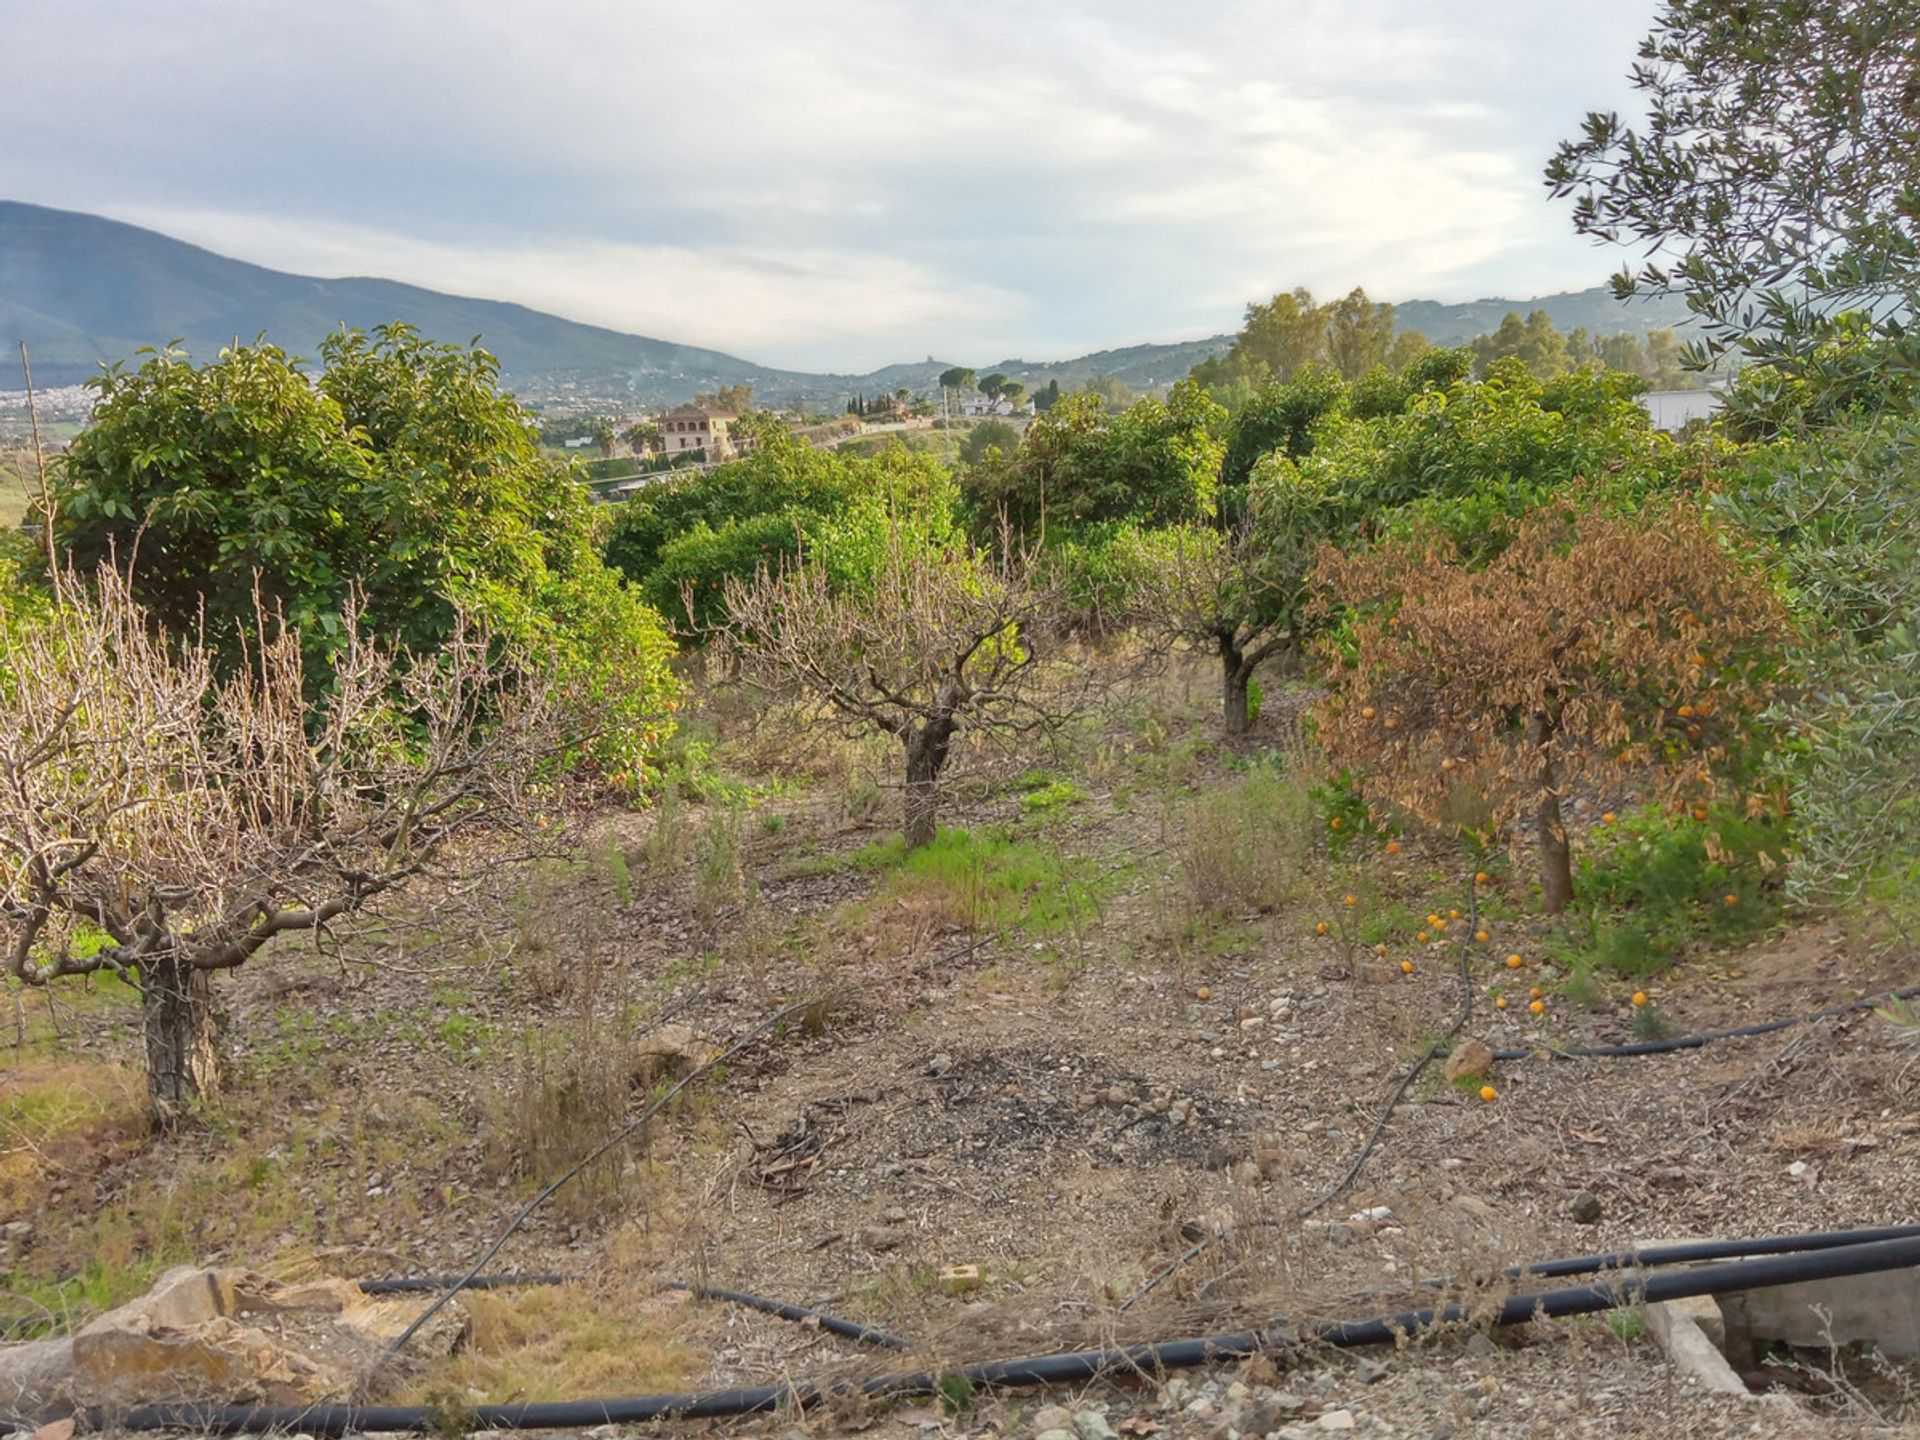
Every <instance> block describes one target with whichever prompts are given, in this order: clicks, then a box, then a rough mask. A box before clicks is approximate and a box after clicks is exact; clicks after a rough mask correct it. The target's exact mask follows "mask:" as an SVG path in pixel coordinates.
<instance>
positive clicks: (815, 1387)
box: [85, 1236, 1920, 1436]
mask: <svg viewBox="0 0 1920 1440" xmlns="http://www.w3.org/2000/svg"><path fill="white" fill-rule="evenodd" d="M1753 1243H1762V1244H1764V1243H1766V1242H1753ZM1736 1248H1737V1247H1736ZM1914 1266H1920V1236H1915V1237H1909V1238H1905V1239H1895V1240H1875V1241H1868V1242H1865V1243H1849V1244H1843V1245H1842V1244H1836V1245H1833V1246H1831V1247H1829V1248H1825V1249H1818V1250H1812V1251H1806V1252H1797V1253H1792V1254H1786V1255H1773V1256H1762V1257H1758V1258H1753V1259H1743V1260H1736V1261H1731V1262H1728V1263H1723V1264H1717V1265H1707V1266H1702V1267H1700V1268H1697V1269H1688V1270H1676V1269H1668V1270H1663V1271H1661V1272H1659V1273H1657V1274H1652V1275H1646V1274H1632V1275H1625V1276H1622V1277H1621V1278H1620V1279H1618V1280H1601V1281H1595V1282H1592V1283H1589V1284H1586V1285H1577V1286H1571V1287H1568V1288H1566V1289H1559V1290H1546V1291H1540V1292H1536V1293H1531V1294H1524V1295H1514V1296H1511V1297H1509V1298H1508V1299H1507V1300H1505V1301H1504V1302H1502V1303H1501V1305H1500V1307H1499V1309H1498V1310H1497V1311H1495V1312H1493V1313H1492V1314H1491V1315H1490V1316H1478V1317H1477V1316H1475V1315H1473V1314H1472V1313H1470V1312H1469V1310H1468V1309H1467V1308H1466V1307H1465V1306H1462V1305H1444V1306H1430V1307H1427V1308H1425V1309H1418V1310H1402V1311H1397V1312H1394V1313H1391V1314H1386V1315H1379V1316H1375V1317H1372V1318H1370V1319H1363V1320H1345V1321H1330V1322H1325V1323H1320V1324H1314V1325H1308V1326H1305V1327H1302V1328H1301V1329H1299V1330H1297V1331H1292V1330H1288V1329H1287V1328H1285V1327H1284V1326H1282V1325H1280V1324H1278V1323H1276V1324H1275V1325H1274V1326H1272V1327H1269V1328H1268V1329H1266V1330H1257V1331H1245V1332H1241V1333H1237V1334H1226V1335H1207V1336H1198V1337H1194V1338H1191V1339H1179V1340H1165V1341H1159V1342H1155V1343H1152V1344H1145V1345H1129V1346H1124V1347H1106V1348H1102V1349H1097V1350H1074V1351H1067V1352H1064V1353H1061V1354H1055V1355H1036V1356H1026V1357H1023V1358H1020V1359H1014V1360H995V1361H989V1362H986V1363H983V1364H975V1365H964V1366H959V1367H956V1368H954V1369H952V1370H915V1371H907V1372H903V1373H898V1374H893V1375H881V1376H876V1377H874V1378H872V1379H869V1380H864V1381H859V1382H836V1383H831V1384H825V1385H821V1384H806V1385H792V1384H783V1385H757V1386H748V1387H744V1388H737V1389H731V1390H712V1391H703V1392H694V1393H688V1394H678V1395H632V1396H623V1397H617V1398H604V1399H591V1400H562V1401H551V1402H538V1403H522V1404H511V1405H479V1406H475V1407H474V1408H473V1410H472V1411H471V1412H470V1413H469V1414H468V1415H465V1416H463V1417H461V1418H462V1419H463V1420H464V1421H466V1422H467V1423H469V1424H471V1425H472V1426H473V1427H474V1428H477V1429H487V1430H503V1429H523V1430H524V1429H569V1428H583V1427H588V1426H595V1425H607V1424H616V1425H617V1424H638V1423H642V1422H646V1421H653V1420H668V1419H689V1420H691V1419H713V1418H717V1417H721V1416H731V1415H748V1414H754V1413H757V1412H760V1411H765V1410H772V1409H775V1408H777V1407H778V1406H780V1405H782V1404H786V1403H789V1402H791V1403H793V1404H797V1405H803V1406H804V1405H809V1404H813V1403H816V1402H818V1401H821V1400H825V1399H830V1398H834V1397H837V1396H847V1397H852V1396H867V1397H876V1398H877V1397H885V1396H899V1395H911V1394H928V1393H932V1392H936V1391H939V1390H942V1389H945V1388H949V1387H954V1386H962V1387H967V1388H974V1387H980V1386H1016V1385H1056V1384H1069V1383H1076V1382H1081V1381H1086V1380H1092V1379H1095V1378H1097V1377H1099V1376H1101V1375H1107V1374H1114V1373H1131V1374H1154V1373H1157V1372H1161V1371H1166V1370H1178V1369H1186V1368H1190V1367H1193V1366H1197V1365H1207V1364H1212V1363H1214V1362H1217V1361H1221V1360H1232V1359H1239V1358H1244V1357H1246V1356H1250V1355H1256V1354H1261V1353H1266V1352H1273V1351H1280V1350H1287V1349H1292V1348H1295V1347H1298V1346H1300V1345H1303V1344H1312V1343H1320V1344H1326V1345H1334V1346H1340V1347H1348V1346H1357V1345H1373V1344H1395V1343H1398V1342H1399V1341H1401V1340H1402V1339H1404V1338H1405V1337H1406V1336H1408V1335H1410V1334H1414V1333H1417V1332H1419V1331H1422V1330H1426V1329H1428V1328H1430V1327H1432V1326H1435V1325H1445V1324H1459V1323H1463V1322H1469V1321H1472V1320H1475V1319H1489V1320H1491V1322H1492V1323H1494V1324H1497V1325H1512V1324H1518V1323H1521V1322H1523V1321H1528V1320H1533V1319H1536V1318H1540V1317H1547V1318H1555V1317H1561V1316H1568V1315H1584V1314H1590V1313H1593V1312H1595V1311H1600V1310H1612V1309H1617V1308H1619V1307H1621V1306H1624V1305H1633V1304H1639V1303H1652V1302H1656V1301H1663V1300H1678V1299H1683V1298H1686V1297H1689V1296H1695V1295H1717V1294H1725V1293H1728V1292H1732V1291H1739V1290H1758V1289H1765V1288H1767V1287H1770V1286H1775V1285H1791V1284H1796V1283H1799V1282H1802V1281H1808V1280H1830V1279H1838V1278H1842V1277H1845V1276H1850V1275H1866V1274H1872V1273H1875V1272H1878V1271H1883V1270H1896V1269H1907V1268H1910V1267H1914ZM445 1418H446V1417H445V1416H444V1415H442V1414H441V1413H440V1412H438V1411H436V1410H434V1409H432V1408H431V1407H428V1406H421V1405H370V1406H352V1405H314V1406H293V1405H283V1406H227V1405H214V1406H199V1405H148V1406H141V1407H139V1408H136V1409H134V1410H132V1411H129V1412H125V1413H121V1414H110V1413H107V1412H104V1411H89V1412H88V1413H87V1414H86V1416H85V1419H86V1421H87V1423H88V1425H89V1427H90V1428H101V1427H104V1426H105V1425H107V1424H109V1423H112V1424H117V1425H119V1426H121V1427H123V1428H125V1429H129V1430H179V1429H191V1430H197V1431H200V1432H202V1433H207V1434H223V1435H232V1434H239V1433H244V1432H260V1431H267V1430H301V1431H305V1432H306V1433H308V1434H313V1435H330V1436H333V1435H346V1434H348V1433H351V1432H393V1431H420V1430H429V1429H432V1428H434V1427H435V1426H436V1425H438V1424H440V1423H442V1422H443V1421H444V1420H445Z"/></svg>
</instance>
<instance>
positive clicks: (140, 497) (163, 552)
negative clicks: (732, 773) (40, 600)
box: [55, 325, 679, 767]
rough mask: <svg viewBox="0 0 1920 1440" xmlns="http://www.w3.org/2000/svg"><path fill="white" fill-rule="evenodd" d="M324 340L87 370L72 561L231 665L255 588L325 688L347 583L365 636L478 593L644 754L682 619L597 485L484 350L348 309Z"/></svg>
mask: <svg viewBox="0 0 1920 1440" xmlns="http://www.w3.org/2000/svg"><path fill="white" fill-rule="evenodd" d="M321 355H322V358H323V360H324V361H325V370H324V372H323V373H322V374H321V375H320V376H319V377H318V379H317V380H315V379H313V378H310V377H309V376H308V375H307V374H306V373H305V372H304V371H303V369H302V368H301V366H300V365H299V364H298V362H296V361H294V360H291V359H290V358H289V357H288V356H287V355H285V354H284V353H283V352H282V351H280V350H278V349H276V348H275V347H273V346H271V345H265V344H257V345H242V346H237V347H234V348H231V349H228V350H225V351H222V352H221V354H220V355H219V356H218V357H216V358H215V359H214V360H212V361H210V362H208V363H206V364H202V365H196V364H194V363H193V362H192V361H190V360H189V359H188V358H187V356H185V355H184V354H182V353H180V352H178V351H172V350H169V351H165V352H162V353H159V354H155V355H152V356H150V357H149V358H148V359H147V360H146V361H145V362H144V363H142V364H141V365H140V366H139V367H138V368H137V369H134V370H123V369H115V370H112V371H109V372H107V373H106V374H103V375H101V376H99V377H97V378H96V379H95V380H94V381H93V382H92V384H93V386H94V389H95V391H96V394H97V400H96V405H95V409H94V415H93V423H92V425H91V426H89V428H88V429H87V430H86V431H85V432H83V433H82V434H81V435H80V436H79V437H78V438H77V439H76V440H75V441H74V444H73V446H72V448H71V449H70V451H69V452H68V455H67V463H66V464H65V465H64V466H63V467H62V469H61V473H60V476H59V484H58V490H57V493H56V497H55V499H56V515H57V524H56V529H55V537H56V540H57V541H58V545H59V550H60V552H61V562H62V564H64V565H69V566H71V567H72V568H73V569H75V570H76V571H78V572H79V573H80V574H82V575H92V574H93V573H95V572H96V571H97V570H98V569H99V567H101V566H102V565H106V564H111V565H112V566H114V567H115V568H117V569H120V570H121V571H122V572H123V573H124V574H125V575H126V577H127V579H128V582H129V584H130V586H131V588H132V593H133V598H134V599H135V600H137V601H138V602H139V603H140V605H141V606H142V607H143V609H144V610H145V611H146V612H147V614H148V615H149V616H150V617H151V618H152V619H153V620H154V621H155V622H156V623H158V624H161V625H163V626H165V627H166V628H167V629H168V630H170V631H172V632H173V633H175V634H177V635H183V636H184V635H193V636H204V638H205V640H206V643H207V645H208V646H209V649H210V651H211V653H212V656H213V659H214V662H215V669H216V672H217V673H218V674H220V675H221V676H223V677H224V676H226V675H229V674H231V673H233V672H234V671H235V670H236V669H238V668H239V667H240V666H241V665H242V664H243V663H244V658H245V655H246V652H247V648H248V646H249V645H250V644H252V643H253V638H254V634H255V631H256V629H257V620H258V615H259V606H260V605H261V604H262V603H263V602H264V604H265V606H266V608H267V609H268V610H269V611H270V612H272V613H275V614H278V615H281V616H283V617H285V620H286V622H287V624H288V626H289V627H290V628H291V629H293V630H295V631H298V632H299V634H300V635H301V637H302V640H303V642H304V643H305V644H306V646H307V656H306V674H307V679H308V682H309V684H310V685H312V686H313V687H315V689H316V690H317V689H318V688H319V687H321V686H323V685H324V684H325V683H326V679H327V675H328V672H329V669H330V666H331V664H332V661H333V657H334V655H335V654H336V653H337V652H338V650H339V647H340V643H341V642H340V637H339V634H338V631H337V627H338V624H339V617H340V615H341V613H342V612H343V611H344V610H345V609H346V607H347V605H348V604H349V602H350V601H351V603H352V604H353V605H354V606H355V607H356V610H357V613H358V616H359V624H360V627H361V629H362V631H363V632H364V633H365V634H366V635H367V636H369V637H370V638H373V639H377V640H382V641H386V642H391V643H394V644H397V645H399V646H402V647H404V648H406V649H408V650H411V651H414V652H416V653H424V652H428V651H431V650H433V649H434V648H435V647H436V646H438V645H439V644H440V643H441V642H442V641H444V640H445V639H446V638H447V637H448V636H450V635H451V634H452V633H453V631H454V629H455V627H456V624H457V623H459V620H458V617H460V616H462V615H465V616H466V617H468V620H469V621H471V622H473V623H478V624H481V625H484V626H485V627H486V628H487V629H489V630H490V631H491V632H493V633H494V634H495V635H497V636H499V637H501V638H502V639H508V640H512V641H513V642H515V643H517V644H521V645H523V646H525V647H526V649H527V651H528V653H538V654H543V655H550V656H552V657H553V659H554V662H555V664H556V665H557V666H559V667H560V669H561V671H562V673H563V674H564V675H565V676H566V677H568V678H569V680H578V681H580V682H582V683H586V684H588V685H590V686H591V687H592V689H593V690H594V693H595V694H596V695H597V696H598V697H599V699H600V701H601V703H603V704H604V705H605V706H606V710H607V723H606V727H605V740H604V743H603V747H602V748H605V749H607V750H609V751H618V752H619V753H618V754H612V753H610V754H609V756H608V758H609V759H610V760H612V761H614V763H616V764H618V765H620V766H622V767H627V766H630V765H631V764H633V763H635V762H636V761H639V760H641V759H642V758H643V757H644V754H645V752H646V750H647V749H648V748H649V746H650V745H651V743H652V742H653V741H654V740H655V739H657V738H658V737H659V736H660V735H661V734H662V733H663V731H664V729H665V727H666V723H667V722H666V713H667V708H668V706H669V705H671V704H672V703H673V702H674V700H675V697H676V696H677V694H678V690H679V687H678V684H677V682H676V681H675V680H674V678H673V676H672V674H671V672H670V671H669V669H668V664H669V661H670V659H671V656H672V644H671V641H670V640H669V638H668V636H667V634H666V631H665V628H664V626H663V625H662V623H661V621H660V617H659V616H658V615H657V614H656V613H655V612H654V611H653V610H652V609H650V608H649V607H648V606H647V605H646V604H644V603H643V602H642V601H641V599H640V597H639V596H638V594H636V593H635V592H634V591H633V590H632V589H631V588H630V587H628V586H627V585H625V584H623V583H622V581H621V577H620V576H619V575H618V574H617V573H616V572H614V571H613V570H611V569H609V568H608V566H607V565H606V563H605V562H604V561H603V560H602V558H601V556H600V547H599V537H598V519H597V517H596V515H595V512H594V505H593V501H592V500H591V498H590V497H589V496H588V495H587V493H586V491H585V489H584V487H583V486H582V485H581V484H580V483H579V481H578V480H577V478H576V477H575V476H574V474H573V472H572V471H571V470H570V469H569V468H568V467H567V465H566V464H565V463H564V462H561V461H557V460H555V459H553V458H551V457H549V456H547V455H546V454H544V453H542V451H541V449H540V446H539V441H538V435H537V432H536V430H535V428H534V425H533V422H532V418H531V417H530V416H529V415H528V414H527V412H526V411H524V410H522V409H521V408H520V406H519V405H518V404H516V403H515V402H514V400H513V399H512V397H511V396H508V395H506V394H504V393H502V391H501V390H500V388H499V384H498V367H497V365H496V363H495V361H494V359H493V357H492V356H491V355H489V354H487V353H486V352H485V351H483V350H478V349H471V348H468V347H463V346H453V345H438V344H434V343H432V342H429V341H426V340H423V339H422V338H421V337H420V336H419V335H418V334H417V333H416V332H415V331H413V330H411V329H409V328H408V327H406V326H403V325H394V326H383V327H381V328H380V329H378V330H376V331H375V332H374V333H373V334H372V335H371V336H369V335H366V334H362V333H361V332H359V331H353V330H343V331H340V332H338V333H336V334H334V335H332V336H330V337H329V338H328V339H327V340H326V341H325V342H324V343H323V344H322V346H321Z"/></svg>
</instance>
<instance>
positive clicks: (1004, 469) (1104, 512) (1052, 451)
mask: <svg viewBox="0 0 1920 1440" xmlns="http://www.w3.org/2000/svg"><path fill="white" fill-rule="evenodd" d="M1225 422H1226V412H1225V411H1223V410H1222V409H1221V408H1220V407H1219V406H1218V405H1216V404H1214V402H1213V401H1212V400H1211V399H1210V398H1209V397H1208V395H1207V393H1206V391H1205V390H1203V389H1202V388H1201V387H1200V386H1198V385H1196V384H1194V383H1193V382H1191V381H1184V380H1183V381H1181V382H1180V383H1179V384H1177V385H1175V386H1174V387H1173V389H1172V391H1171V392H1170V393H1169V394H1168V396H1167V398H1166V399H1165V400H1159V399H1146V400H1142V401H1140V402H1139V403H1137V404H1135V405H1132V406H1130V407H1128V408H1127V409H1126V410H1123V411H1121V412H1120V413H1119V414H1118V415H1109V414H1108V413H1107V409H1106V406H1105V404H1104V402H1103V401H1102V400H1101V399H1100V397H1099V396H1098V395H1095V394H1093V393H1092V392H1083V393H1081V394H1078V395H1069V396H1067V397H1066V398H1065V399H1063V400H1061V401H1060V403H1059V404H1057V405H1055V406H1053V407H1052V408H1051V409H1049V410H1048V411H1047V412H1046V413H1045V414H1044V415H1041V416H1039V417H1038V418H1036V419H1035V420H1034V421H1033V423H1032V424H1031V425H1029V426H1028V427H1027V430H1026V434H1025V436H1024V437H1023V439H1022V441H1021V443H1020V445H1019V447H1018V448H1017V449H1015V450H1013V451H1012V452H1011V453H1006V452H1000V453H990V454H989V455H987V456H985V457H983V458H982V460H981V461H980V462H979V463H977V464H975V465H973V466H971V467H969V468H968V470H967V472H966V473H965V475H964V476H963V477H962V481H961V488H962V499H963V502H964V506H965V509H966V511H967V516H968V520H969V522H970V524H971V526H972V528H973V531H974V533H975V534H976V535H980V536H986V535H990V534H994V533H996V532H998V530H999V529H1000V528H1001V526H1002V525H1003V524H1004V525H1008V526H1011V527H1012V529H1013V531H1014V532H1015V533H1016V534H1017V535H1020V536H1022V537H1037V536H1039V535H1041V534H1043V533H1044V532H1046V531H1048V530H1050V529H1068V530H1072V529H1074V528H1076V527H1084V526H1089V525H1099V524H1102V523H1107V522H1113V521H1123V520H1132V521H1137V522H1139V523H1140V524H1144V525H1176V524H1182V523H1186V522H1189V521H1196V520H1207V519H1210V518H1212V516H1213V515H1214V514H1215V512H1216V509H1217V504H1218V490H1219V482H1220V460H1221V456H1222V454H1223V453H1224V449H1225V442H1224V440H1223V439H1222V435H1223V432H1224V427H1225Z"/></svg>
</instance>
